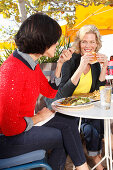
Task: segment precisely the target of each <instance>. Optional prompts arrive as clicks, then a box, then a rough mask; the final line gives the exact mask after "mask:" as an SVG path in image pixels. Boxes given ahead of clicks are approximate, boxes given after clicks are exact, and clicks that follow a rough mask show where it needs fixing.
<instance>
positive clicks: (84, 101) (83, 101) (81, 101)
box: [53, 96, 93, 108]
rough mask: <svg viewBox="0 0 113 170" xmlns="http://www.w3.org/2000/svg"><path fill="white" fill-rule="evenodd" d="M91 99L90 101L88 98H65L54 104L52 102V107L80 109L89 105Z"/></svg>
mask: <svg viewBox="0 0 113 170" xmlns="http://www.w3.org/2000/svg"><path fill="white" fill-rule="evenodd" d="M92 101H93V99H90V98H89V97H79V96H78V97H75V96H72V97H67V98H62V99H59V100H57V101H55V102H53V105H55V106H58V107H66V108H75V107H82V106H85V105H91V104H92Z"/></svg>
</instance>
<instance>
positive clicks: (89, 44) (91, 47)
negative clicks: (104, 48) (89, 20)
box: [80, 33, 97, 55]
mask: <svg viewBox="0 0 113 170" xmlns="http://www.w3.org/2000/svg"><path fill="white" fill-rule="evenodd" d="M80 48H81V54H82V55H84V54H85V53H90V52H95V50H96V48H97V42H96V35H95V34H93V33H86V34H85V36H84V37H83V39H82V40H81V42H80Z"/></svg>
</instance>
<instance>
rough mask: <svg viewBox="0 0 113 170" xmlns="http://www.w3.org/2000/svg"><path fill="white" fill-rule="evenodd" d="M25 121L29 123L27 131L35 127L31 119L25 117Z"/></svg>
mask: <svg viewBox="0 0 113 170" xmlns="http://www.w3.org/2000/svg"><path fill="white" fill-rule="evenodd" d="M24 119H25V121H26V122H27V127H26V130H25V131H28V130H30V129H31V128H32V127H33V121H32V119H31V118H30V117H24Z"/></svg>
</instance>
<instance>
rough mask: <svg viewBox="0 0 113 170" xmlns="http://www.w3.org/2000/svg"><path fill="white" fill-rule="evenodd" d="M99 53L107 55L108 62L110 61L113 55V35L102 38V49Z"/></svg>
mask: <svg viewBox="0 0 113 170" xmlns="http://www.w3.org/2000/svg"><path fill="white" fill-rule="evenodd" d="M99 52H100V53H103V54H105V55H106V56H107V57H108V60H109V59H110V56H111V55H113V34H109V35H104V36H102V48H101V49H100V51H99Z"/></svg>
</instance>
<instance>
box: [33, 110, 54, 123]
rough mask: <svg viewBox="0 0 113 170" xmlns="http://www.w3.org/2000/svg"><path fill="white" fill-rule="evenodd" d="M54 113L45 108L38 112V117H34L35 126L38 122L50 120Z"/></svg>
mask: <svg viewBox="0 0 113 170" xmlns="http://www.w3.org/2000/svg"><path fill="white" fill-rule="evenodd" d="M53 113H54V111H51V110H49V109H48V108H47V107H44V108H43V109H42V110H40V111H38V113H37V114H36V115H34V116H33V117H31V118H32V120H33V124H34V125H35V124H36V123H38V122H41V121H43V120H46V119H47V118H49V117H50V116H51V115H52V114H53Z"/></svg>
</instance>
